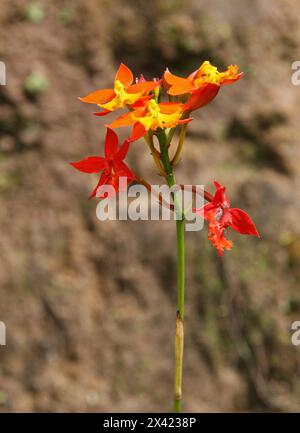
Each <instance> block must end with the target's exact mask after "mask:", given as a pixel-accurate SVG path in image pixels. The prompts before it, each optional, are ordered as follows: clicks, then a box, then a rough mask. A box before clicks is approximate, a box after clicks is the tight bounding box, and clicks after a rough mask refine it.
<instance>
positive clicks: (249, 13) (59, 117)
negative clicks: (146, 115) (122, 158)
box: [0, 0, 300, 412]
mask: <svg viewBox="0 0 300 433" xmlns="http://www.w3.org/2000/svg"><path fill="white" fill-rule="evenodd" d="M61 3H62V2H60V1H58V0H54V1H46V2H43V3H42V4H43V5H44V6H43V9H42V10H39V9H32V8H33V7H35V8H36V7H37V6H34V5H33V4H31V2H26V1H24V0H14V1H8V0H2V2H1V10H0V23H1V25H0V60H3V61H5V63H6V66H7V86H5V87H2V88H1V89H0V152H1V154H0V155H1V160H0V167H1V170H0V200H1V212H0V224H1V236H0V258H1V259H0V260H1V267H0V296H1V303H0V320H1V321H3V322H5V324H6V327H7V346H5V347H0V376H1V380H0V408H1V410H2V411H110V412H113V411H168V410H169V409H170V407H171V403H170V402H171V394H172V382H173V378H172V374H173V372H172V362H173V331H174V320H175V303H176V292H175V290H176V289H175V285H176V280H175V250H174V245H175V230H174V224H173V223H172V222H150V221H148V222H147V221H144V222H126V221H111V222H103V223H100V222H99V221H98V220H97V219H96V215H95V211H96V201H92V202H88V201H87V200H86V197H87V196H88V194H89V191H90V190H91V187H92V185H93V183H94V181H95V179H94V178H93V177H90V178H89V177H88V176H84V175H81V174H80V173H77V172H75V171H73V169H72V168H71V167H70V166H68V162H69V161H72V160H76V159H80V158H82V157H83V156H85V155H86V154H96V153H97V152H98V150H99V144H100V145H101V146H102V137H103V136H104V129H103V123H104V122H103V121H102V120H101V119H99V118H94V117H93V116H91V112H92V110H91V109H90V107H86V106H84V105H83V104H81V103H80V102H79V101H77V100H76V98H77V96H82V95H85V94H87V93H88V92H89V91H92V90H94V89H96V88H101V87H107V86H109V85H110V84H111V80H112V76H113V75H112V74H114V71H115V69H116V67H117V66H118V64H119V63H120V61H123V62H124V63H127V64H128V65H129V66H130V67H131V68H132V69H133V70H135V72H136V73H137V74H138V73H140V72H142V71H144V72H145V75H146V76H148V77H149V78H150V77H152V76H159V75H160V74H161V73H162V72H163V70H164V67H165V66H166V65H168V66H169V68H170V69H171V70H172V71H174V72H176V73H182V74H185V73H187V72H189V71H192V70H193V69H195V68H196V67H197V66H198V65H199V63H200V62H202V61H203V60H204V59H209V60H210V61H211V62H212V63H215V64H217V65H218V66H219V67H222V66H224V65H226V64H228V63H237V64H239V65H240V66H241V69H242V70H244V71H245V72H246V76H245V78H243V80H241V81H240V82H239V83H238V84H236V85H234V86H231V87H227V88H225V89H222V91H221V92H220V93H219V95H218V97H217V99H216V100H215V101H214V102H213V103H212V104H211V105H209V106H207V107H205V108H203V109H202V110H200V111H199V112H198V113H197V114H195V118H196V120H195V121H194V123H193V125H191V130H190V134H189V135H188V137H187V143H186V147H185V150H184V155H183V162H182V163H181V164H179V165H178V169H177V178H178V179H179V180H180V182H181V183H198V184H205V185H206V186H207V189H210V188H211V184H212V180H213V179H214V178H217V179H218V180H219V181H221V182H222V183H224V184H226V185H228V189H229V194H230V196H231V199H232V203H233V204H234V205H237V206H240V207H243V208H244V209H245V210H247V211H248V212H249V214H250V215H251V216H252V217H253V219H254V221H255V222H256V224H257V227H258V228H259V230H260V232H261V235H262V238H261V240H256V239H249V238H246V237H238V236H235V234H233V233H232V236H231V238H232V240H233V242H234V244H235V248H234V249H233V251H232V252H228V253H226V254H225V257H224V258H223V259H222V260H220V258H219V257H217V254H216V253H215V251H213V250H212V247H211V245H210V244H209V243H208V241H207V240H206V230H203V232H200V233H192V234H188V235H187V318H186V344H185V347H186V356H185V366H184V369H185V372H184V374H185V383H184V392H185V409H186V410H187V411H218V410H222V411H227V410H230V411H233V410H250V411H254V410H260V411H264V410H281V411H291V410H298V408H299V404H300V394H299V389H300V387H299V386H300V382H299V368H300V367H299V366H300V364H299V359H300V353H299V350H298V349H297V347H294V346H292V345H291V342H290V337H291V332H290V328H291V323H292V322H293V321H294V320H297V319H298V320H299V319H300V299H299V278H300V273H299V269H300V266H299V265H300V229H299V223H298V221H299V211H300V209H299V207H300V202H299V199H298V196H299V186H300V175H299V173H300V170H299V167H300V153H299V149H300V147H299V120H298V119H299V106H300V103H299V102H300V87H296V86H293V85H292V83H291V73H292V70H291V64H292V62H294V61H296V60H300V59H298V58H297V56H298V57H299V53H300V51H299V40H300V37H299V36H300V35H299V29H300V11H299V5H298V2H297V1H296V0H294V1H293V0H280V1H279V0H276V1H274V0H272V1H271V0H265V1H264V2H262V1H258V0H257V1H253V0H239V1H238V0H232V1H230V2H228V1H220V0H218V1H216V0H211V1H210V2H207V1H202V0H201V1H199V0H197V1H192V0H190V1H189V0H187V1H185V2H183V1H180V0H168V1H165V2H160V1H153V2H147V7H145V3H144V2H142V1H133V0H131V1H121V0H115V1H114V2H110V1H104V0H103V1H101V2H99V1H96V0H81V1H77V2H74V5H71V6H65V7H63V6H61ZM69 3H70V2H69ZM71 3H72V2H71ZM41 7H42V6H41ZM30 8H31V9H30ZM29 78H30V79H29ZM129 164H130V165H131V166H132V167H133V168H134V169H135V170H136V171H137V172H138V173H143V176H144V177H145V178H147V179H149V181H151V182H152V183H155V184H156V183H159V182H160V178H159V177H158V176H157V174H156V173H155V170H154V168H153V165H152V161H151V159H150V157H149V155H148V152H147V149H146V147H145V146H144V145H143V144H142V143H137V144H136V145H135V146H134V150H133V151H132V152H131V154H130V157H129ZM158 246H159V247H158Z"/></svg>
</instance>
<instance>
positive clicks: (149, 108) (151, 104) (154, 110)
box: [147, 99, 160, 119]
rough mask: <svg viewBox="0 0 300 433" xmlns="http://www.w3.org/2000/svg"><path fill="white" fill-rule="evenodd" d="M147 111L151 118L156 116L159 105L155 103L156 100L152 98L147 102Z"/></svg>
mask: <svg viewBox="0 0 300 433" xmlns="http://www.w3.org/2000/svg"><path fill="white" fill-rule="evenodd" d="M147 111H148V113H149V116H151V117H152V118H154V119H157V118H158V116H159V114H160V109H159V105H158V104H157V102H155V101H154V99H151V100H150V101H149V102H148V105H147Z"/></svg>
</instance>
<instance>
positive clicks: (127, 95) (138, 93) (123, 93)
mask: <svg viewBox="0 0 300 433" xmlns="http://www.w3.org/2000/svg"><path fill="white" fill-rule="evenodd" d="M133 80H134V79H133V74H132V72H131V70H130V69H129V68H128V67H127V66H126V65H124V64H123V63H121V65H120V67H119V69H118V71H117V73H116V76H115V80H114V88H113V89H101V90H96V91H95V92H92V93H90V94H89V95H87V96H85V97H83V98H79V99H80V100H81V101H82V102H86V103H88V104H96V105H98V106H99V107H101V108H103V109H104V111H101V112H100V113H97V115H98V116H104V115H106V114H108V113H110V112H111V111H114V110H116V109H118V108H122V107H124V106H126V105H129V106H130V105H132V104H134V103H135V102H137V101H138V100H139V99H140V98H141V97H142V96H144V95H147V94H148V93H149V92H150V91H151V90H153V89H155V88H156V87H157V86H158V85H159V83H158V82H155V81H145V80H143V81H138V82H137V83H135V84H132V83H133Z"/></svg>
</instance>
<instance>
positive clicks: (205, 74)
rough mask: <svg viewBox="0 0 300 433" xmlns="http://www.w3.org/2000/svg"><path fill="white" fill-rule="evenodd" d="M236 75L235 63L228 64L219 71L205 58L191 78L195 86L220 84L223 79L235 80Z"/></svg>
mask: <svg viewBox="0 0 300 433" xmlns="http://www.w3.org/2000/svg"><path fill="white" fill-rule="evenodd" d="M238 75H239V73H238V67H237V66H236V65H229V66H228V68H227V69H226V71H224V72H219V71H218V68H217V67H216V66H213V65H211V63H210V62H209V61H208V60H206V61H205V62H203V63H202V65H201V66H200V68H199V69H198V71H197V72H196V73H195V74H194V75H193V76H192V80H193V83H194V85H195V87H196V88H199V87H201V86H202V85H203V84H208V83H209V84H215V85H217V86H220V85H221V84H223V83H224V81H225V80H236V79H237V78H238Z"/></svg>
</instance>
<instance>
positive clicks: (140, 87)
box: [126, 81, 159, 94]
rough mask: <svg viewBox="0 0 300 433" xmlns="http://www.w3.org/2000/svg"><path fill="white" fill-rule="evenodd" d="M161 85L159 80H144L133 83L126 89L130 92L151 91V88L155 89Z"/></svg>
mask: <svg viewBox="0 0 300 433" xmlns="http://www.w3.org/2000/svg"><path fill="white" fill-rule="evenodd" d="M158 85H159V82H155V81H144V82H141V83H137V84H132V86H129V87H128V88H127V89H126V91H127V92H128V93H143V94H145V93H149V92H150V91H151V90H153V89H155V88H156V87H157V86H158Z"/></svg>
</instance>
